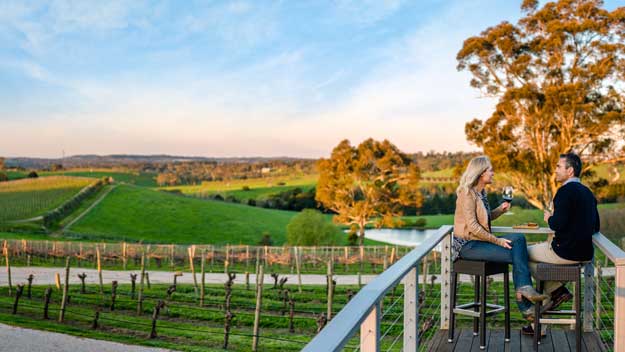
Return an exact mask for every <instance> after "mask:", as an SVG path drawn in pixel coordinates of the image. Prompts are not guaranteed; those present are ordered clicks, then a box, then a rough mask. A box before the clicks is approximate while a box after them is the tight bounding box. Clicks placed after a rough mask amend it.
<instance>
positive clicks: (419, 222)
mask: <svg viewBox="0 0 625 352" xmlns="http://www.w3.org/2000/svg"><path fill="white" fill-rule="evenodd" d="M427 223H428V221H427V219H425V218H418V219H417V220H415V222H414V226H415V227H425V225H427Z"/></svg>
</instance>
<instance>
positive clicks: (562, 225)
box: [528, 153, 599, 311]
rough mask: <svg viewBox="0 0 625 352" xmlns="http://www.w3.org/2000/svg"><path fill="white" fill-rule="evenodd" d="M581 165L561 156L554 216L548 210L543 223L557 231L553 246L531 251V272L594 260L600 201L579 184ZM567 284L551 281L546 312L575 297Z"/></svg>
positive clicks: (547, 286) (548, 244)
mask: <svg viewBox="0 0 625 352" xmlns="http://www.w3.org/2000/svg"><path fill="white" fill-rule="evenodd" d="M581 171H582V161H581V160H580V158H579V156H577V155H576V154H574V153H567V154H562V155H560V159H559V160H558V164H557V166H556V172H555V173H556V181H557V182H559V183H561V184H562V186H560V188H559V189H558V191H557V192H556V195H555V197H554V199H553V213H552V211H551V210H545V212H544V219H545V222H546V223H548V224H549V228H551V229H552V230H554V231H555V235H554V237H553V239H552V241H551V242H543V243H539V244H536V245H533V246H530V247H529V248H528V255H529V260H530V270H532V272H535V270H536V265H537V263H539V262H540V263H550V264H576V263H580V262H587V261H590V260H592V257H593V244H592V235H593V234H594V233H596V232H598V231H599V212H598V211H597V200H596V199H595V196H594V195H593V193H592V191H590V189H588V187H586V186H584V185H583V184H582V183H581V182H580V179H579V177H580V173H581ZM564 284H565V283H564V282H555V281H548V282H546V283H545V286H544V288H545V290H544V292H545V293H547V294H549V295H550V297H551V299H548V300H547V301H546V302H545V306H544V308H543V311H545V310H553V309H555V308H557V307H558V306H559V305H560V304H561V303H563V302H566V301H568V300H570V299H571V298H572V297H573V296H572V295H571V293H570V292H569V291H568V290H567V289H566V287H565V286H564Z"/></svg>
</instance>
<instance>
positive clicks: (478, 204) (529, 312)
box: [452, 156, 547, 320]
mask: <svg viewBox="0 0 625 352" xmlns="http://www.w3.org/2000/svg"><path fill="white" fill-rule="evenodd" d="M494 174H495V173H494V172H493V167H492V165H491V163H490V160H489V159H488V157H486V156H478V157H475V158H473V159H471V161H470V162H469V165H468V166H467V169H466V170H465V171H464V174H463V175H462V177H461V178H460V185H459V186H458V189H457V190H456V194H457V195H458V199H457V200H456V213H455V215H454V238H453V244H452V258H453V260H455V259H456V258H458V257H461V258H463V259H467V260H488V261H492V262H500V263H508V264H512V280H513V282H514V287H515V289H516V300H517V305H518V306H519V310H520V311H521V313H522V314H523V316H524V317H525V318H527V319H530V320H531V319H532V318H533V311H534V308H533V306H532V304H531V303H530V302H532V303H536V302H538V301H542V300H543V299H545V298H547V296H546V295H542V294H540V293H538V292H536V290H535V289H534V287H533V286H532V278H531V276H530V270H529V266H528V263H527V262H528V254H527V244H526V242H525V236H524V235H522V234H509V235H506V236H501V237H497V236H494V235H493V234H492V233H491V226H490V223H491V221H492V220H495V219H496V218H498V217H499V216H500V215H501V214H503V213H505V212H507V211H508V209H509V208H510V203H506V202H504V203H502V204H501V205H499V206H498V207H497V208H495V209H492V210H491V209H490V205H489V204H488V200H487V199H486V191H485V187H486V185H489V184H491V183H492V181H493V176H494Z"/></svg>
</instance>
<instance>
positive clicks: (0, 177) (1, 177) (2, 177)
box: [0, 172, 9, 182]
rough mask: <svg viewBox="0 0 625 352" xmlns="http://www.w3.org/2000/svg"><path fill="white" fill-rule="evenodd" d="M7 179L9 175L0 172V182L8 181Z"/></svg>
mask: <svg viewBox="0 0 625 352" xmlns="http://www.w3.org/2000/svg"><path fill="white" fill-rule="evenodd" d="M8 180H9V175H7V174H6V172H0V182H3V181H8Z"/></svg>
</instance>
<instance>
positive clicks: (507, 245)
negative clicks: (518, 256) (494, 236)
mask: <svg viewBox="0 0 625 352" xmlns="http://www.w3.org/2000/svg"><path fill="white" fill-rule="evenodd" d="M497 242H498V243H497V244H498V245H500V246H502V247H503V248H505V249H512V241H511V240H509V239H507V238H501V237H500V238H499V240H498V241H497Z"/></svg>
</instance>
